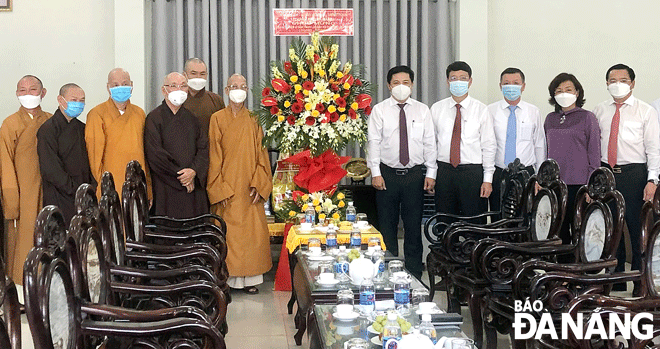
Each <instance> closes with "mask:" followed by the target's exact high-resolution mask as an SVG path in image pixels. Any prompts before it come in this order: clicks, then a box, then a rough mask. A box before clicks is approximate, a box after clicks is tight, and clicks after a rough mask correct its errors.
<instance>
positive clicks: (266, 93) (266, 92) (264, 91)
mask: <svg viewBox="0 0 660 349" xmlns="http://www.w3.org/2000/svg"><path fill="white" fill-rule="evenodd" d="M269 94H270V88H268V87H264V89H263V90H261V95H262V96H263V97H266V96H268V95H269Z"/></svg>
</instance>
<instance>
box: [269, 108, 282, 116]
mask: <svg viewBox="0 0 660 349" xmlns="http://www.w3.org/2000/svg"><path fill="white" fill-rule="evenodd" d="M279 111H280V109H279V108H278V107H270V113H271V114H273V115H275V114H277V113H278V112H279Z"/></svg>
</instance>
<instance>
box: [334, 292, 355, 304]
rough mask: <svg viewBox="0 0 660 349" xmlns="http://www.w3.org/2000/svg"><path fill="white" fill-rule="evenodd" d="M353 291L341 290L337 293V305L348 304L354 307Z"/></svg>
mask: <svg viewBox="0 0 660 349" xmlns="http://www.w3.org/2000/svg"><path fill="white" fill-rule="evenodd" d="M353 302H354V299H353V291H352V290H339V291H337V305H340V304H348V305H351V306H352V305H353Z"/></svg>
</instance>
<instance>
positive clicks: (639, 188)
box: [601, 162, 648, 271]
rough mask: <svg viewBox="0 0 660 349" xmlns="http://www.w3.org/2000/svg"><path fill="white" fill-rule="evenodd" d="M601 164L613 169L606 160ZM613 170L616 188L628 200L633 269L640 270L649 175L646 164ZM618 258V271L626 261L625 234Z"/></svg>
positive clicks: (625, 166) (622, 268) (619, 167)
mask: <svg viewBox="0 0 660 349" xmlns="http://www.w3.org/2000/svg"><path fill="white" fill-rule="evenodd" d="M601 166H605V167H607V168H610V169H611V167H610V166H609V165H608V164H606V163H604V162H602V163H601ZM612 172H614V180H615V181H616V189H617V190H618V191H619V192H621V195H623V199H624V200H625V202H626V225H627V226H628V234H630V247H631V248H632V266H631V269H632V270H639V269H640V267H641V265H642V250H641V235H642V222H641V217H640V215H641V214H642V206H643V205H644V187H646V183H647V176H648V172H647V168H646V164H630V165H622V166H616V167H615V168H614V169H613V170H612ZM616 258H617V260H618V261H617V262H618V264H617V266H616V271H623V270H624V268H625V263H626V244H625V239H624V237H623V236H622V237H621V242H620V243H619V250H618V251H617V254H616Z"/></svg>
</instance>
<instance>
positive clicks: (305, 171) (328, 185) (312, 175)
mask: <svg viewBox="0 0 660 349" xmlns="http://www.w3.org/2000/svg"><path fill="white" fill-rule="evenodd" d="M310 154H311V153H310V151H309V149H308V150H305V151H303V152H300V153H298V154H296V155H293V156H290V157H288V158H286V159H284V161H286V162H290V163H293V164H296V165H298V166H300V169H299V171H298V174H297V175H295V176H294V177H293V182H294V183H296V185H297V186H299V187H301V188H305V189H307V191H308V192H310V193H315V192H317V191H325V192H328V193H329V194H330V195H332V193H333V192H334V191H335V190H336V188H337V183H339V181H341V179H342V178H344V176H345V175H346V173H347V172H346V170H344V169H343V168H342V167H341V165H343V164H345V163H346V162H347V161H348V160H350V159H351V157H350V156H339V155H337V154H336V153H335V152H334V151H333V150H332V149H328V150H326V151H325V153H323V154H321V155H320V156H317V157H312V156H311V155H310Z"/></svg>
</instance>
